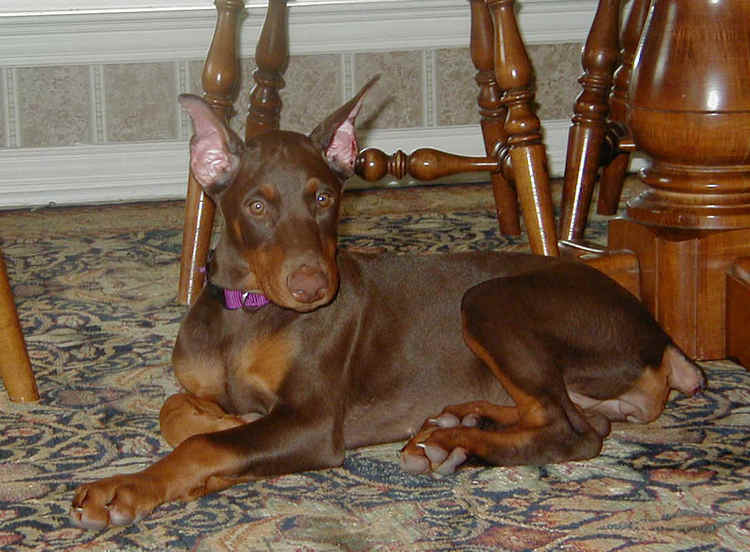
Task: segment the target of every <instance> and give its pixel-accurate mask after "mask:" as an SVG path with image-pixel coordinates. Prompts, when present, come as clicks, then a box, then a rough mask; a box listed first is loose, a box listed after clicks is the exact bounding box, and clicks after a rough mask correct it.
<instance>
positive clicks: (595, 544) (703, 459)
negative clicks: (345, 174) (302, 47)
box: [0, 204, 750, 552]
mask: <svg viewBox="0 0 750 552" xmlns="http://www.w3.org/2000/svg"><path fill="white" fill-rule="evenodd" d="M180 209H181V208H180V206H179V205H169V204H168V205H166V206H163V205H162V206H160V205H152V206H148V205H146V206H139V207H108V208H101V209H99V208H95V209H90V210H77V211H76V210H74V211H70V212H67V213H66V212H62V213H60V212H53V214H52V215H51V216H50V217H47V215H45V213H43V212H42V213H16V214H0V236H1V240H2V241H0V246H1V247H2V250H3V252H4V255H5V257H6V260H7V263H8V267H9V271H10V277H11V280H12V281H13V283H14V290H15V294H16V300H17V304H18V308H19V311H20V316H21V319H22V325H23V327H24V331H25V334H26V339H27V344H28V348H29V353H30V356H31V358H32V363H33V365H34V368H35V371H36V375H37V379H38V384H39V388H40V392H41V395H42V399H41V401H40V402H38V403H36V404H16V403H11V402H9V401H8V400H7V396H6V395H5V393H4V391H3V390H2V388H1V387H0V429H2V431H1V433H0V549H2V550H7V551H21V550H23V551H31V550H39V551H46V550H70V551H77V550H94V551H100V550H101V551H104V550H159V551H164V550H198V551H225V550H237V551H256V550H257V551H268V550H273V551H286V550H289V551H291V550H311V551H312V550H315V551H317V550H321V551H333V550H344V551H369V550H384V551H385V550H390V551H415V550H423V551H427V550H434V551H454V550H455V551H467V552H468V551H472V552H475V551H485V550H486V551H489V550H493V551H496V550H512V551H519V550H550V551H551V550H556V551H557V550H570V551H595V550H639V551H641V550H654V551H657V550H658V551H660V552H662V551H671V550H749V549H750V447H749V443H748V435H750V432H749V430H748V428H750V374H749V373H748V372H746V371H745V370H744V369H743V368H742V367H740V366H738V365H736V364H733V363H731V362H711V363H706V364H705V365H704V367H705V370H706V373H707V376H708V380H709V389H708V390H707V391H706V392H705V393H704V394H703V395H701V396H699V397H694V398H686V397H683V396H679V395H674V396H673V397H672V398H671V399H670V401H669V403H668V405H667V408H666V410H665V412H664V414H663V415H662V417H661V418H660V419H659V420H658V421H656V422H655V423H652V424H650V425H647V426H636V425H615V427H614V430H613V432H612V435H611V436H610V438H609V439H608V440H607V441H606V442H605V445H604V449H603V451H602V454H601V456H600V457H598V458H596V459H594V460H590V461H586V462H571V463H568V464H563V465H550V466H545V467H515V468H492V467H483V466H472V467H467V468H465V469H462V470H460V471H459V473H458V474H456V475H455V476H452V477H447V478H444V479H440V480H434V479H431V478H429V477H425V476H412V475H408V474H405V473H403V472H402V471H401V470H400V469H399V465H398V458H397V451H398V449H399V446H400V445H399V444H398V443H396V444H392V445H384V446H378V447H371V448H367V449H361V450H356V451H352V452H350V453H349V454H348V455H347V457H346V461H345V463H344V465H343V466H342V467H340V468H336V469H329V470H323V471H317V472H309V473H301V474H295V475H289V476H284V477H278V478H273V479H268V480H265V481H259V482H254V483H248V484H243V485H238V486H235V487H233V488H231V489H228V490H227V491H224V492H221V493H219V494H215V495H210V496H206V497H203V498H201V499H199V500H197V501H194V502H190V503H174V504H169V505H166V506H163V507H161V508H159V509H158V510H157V511H156V512H155V513H154V515H152V516H151V517H149V518H148V519H146V520H144V521H142V522H140V523H138V524H136V525H134V526H130V527H124V528H113V529H107V530H104V531H101V532H91V531H85V530H82V529H78V528H76V527H74V526H72V525H71V523H70V522H69V520H68V508H69V503H70V500H71V497H72V491H73V489H74V488H75V487H76V486H77V485H78V484H80V483H82V482H85V481H89V480H92V479H95V478H99V477H102V476H106V475H111V474H115V473H119V472H127V471H134V470H137V469H140V468H142V467H144V466H145V465H147V464H148V463H150V462H152V461H153V460H154V459H156V458H158V457H159V456H161V455H164V454H166V453H167V452H168V446H167V445H166V444H165V443H164V442H163V441H162V439H161V438H160V436H159V431H158V420H157V415H158V411H159V408H160V406H161V404H162V402H163V401H164V399H165V397H166V396H167V395H169V394H170V393H172V392H174V391H175V390H176V384H175V381H174V378H173V377H172V375H171V373H170V367H169V358H170V351H171V347H172V343H173V341H174V338H175V335H176V332H177V328H178V324H179V321H180V318H181V317H182V316H183V314H184V312H185V308H184V307H182V306H180V305H178V304H177V303H176V301H175V293H176V288H177V270H178V268H177V266H178V265H177V262H178V256H179V251H180V240H181V230H180V226H179V224H180V223H179V221H180V218H181V210H180ZM45 217H47V218H45ZM92 219H96V221H95V222H96V224H87V223H89V222H91V220H92ZM102 221H106V222H107V223H108V224H103V223H102ZM496 228H497V226H496V221H495V218H494V213H492V212H491V211H488V210H475V211H466V212H449V213H424V212H408V210H405V212H402V213H396V214H370V215H359V216H348V217H347V218H345V220H344V221H343V224H342V240H341V241H342V246H343V247H349V246H353V245H356V246H378V247H384V248H386V249H391V250H397V251H401V252H420V253H423V252H429V253H440V252H445V251H453V250H464V249H482V250H486V249H497V250H501V249H502V250H511V249H513V250H522V249H524V248H525V247H526V245H525V243H524V242H523V240H521V239H515V240H508V239H504V238H502V237H499V236H498V235H497V230H496ZM591 233H592V234H593V237H594V238H595V239H596V238H599V239H601V238H602V237H603V236H604V233H605V230H604V226H603V225H602V224H601V223H596V224H595V225H594V227H593V229H592V231H591Z"/></svg>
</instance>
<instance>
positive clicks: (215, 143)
mask: <svg viewBox="0 0 750 552" xmlns="http://www.w3.org/2000/svg"><path fill="white" fill-rule="evenodd" d="M178 100H179V102H180V105H182V107H183V109H184V110H185V111H187V112H188V114H189V115H190V118H191V119H192V120H193V137H192V138H191V139H190V168H191V169H192V171H193V176H194V177H195V179H196V180H197V181H198V183H199V184H200V185H201V186H202V187H203V189H204V190H205V191H206V193H208V194H209V195H211V196H215V195H217V194H219V193H221V192H222V191H223V190H224V189H226V188H227V187H228V186H229V184H231V183H232V181H233V180H234V177H235V176H237V171H239V168H240V156H241V154H242V151H243V149H244V144H243V143H242V140H240V138H239V137H238V136H237V135H236V134H235V133H234V132H232V130H230V129H229V128H227V126H226V125H225V124H224V122H223V121H222V120H221V119H220V118H219V117H218V116H217V115H216V113H214V110H213V109H211V107H209V105H208V104H207V103H206V102H204V101H203V100H202V99H201V98H199V97H198V96H195V95H193V94H181V95H180V97H179V98H178Z"/></svg>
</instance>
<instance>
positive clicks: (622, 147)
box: [596, 0, 651, 215]
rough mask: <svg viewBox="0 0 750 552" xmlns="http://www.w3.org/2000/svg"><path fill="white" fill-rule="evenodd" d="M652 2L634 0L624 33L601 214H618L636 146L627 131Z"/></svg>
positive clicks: (601, 191) (602, 180) (611, 107)
mask: <svg viewBox="0 0 750 552" xmlns="http://www.w3.org/2000/svg"><path fill="white" fill-rule="evenodd" d="M650 5H651V1H650V0H633V5H632V6H631V8H630V13H629V14H628V18H627V20H626V21H625V28H624V30H623V33H622V50H621V56H620V59H621V61H620V66H619V67H618V68H617V69H616V70H615V76H614V86H613V87H612V93H611V94H610V96H609V121H610V124H609V125H608V128H609V135H610V136H611V142H612V146H611V147H612V152H613V157H611V159H612V160H611V161H609V164H607V165H605V166H604V168H603V169H602V173H601V176H600V178H599V200H598V202H597V207H596V210H597V212H598V213H599V214H600V215H614V214H615V213H616V212H617V208H618V206H619V203H620V195H621V194H622V186H623V184H624V182H625V174H626V172H627V170H628V165H629V163H630V154H631V153H632V152H633V151H635V145H634V144H633V141H632V138H631V137H630V131H629V130H628V128H627V112H628V104H629V101H630V99H629V92H628V88H629V87H630V78H631V76H632V74H633V62H634V61H635V51H636V49H637V48H638V40H639V39H640V37H641V32H642V31H643V25H644V23H645V22H646V16H647V15H648V8H649V6H650Z"/></svg>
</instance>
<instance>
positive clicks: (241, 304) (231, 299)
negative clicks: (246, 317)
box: [224, 289, 270, 310]
mask: <svg viewBox="0 0 750 552" xmlns="http://www.w3.org/2000/svg"><path fill="white" fill-rule="evenodd" d="M268 303H270V301H269V300H268V297H266V296H265V295H263V294H262V293H253V292H251V291H242V290H241V289H225V290H224V308H226V309H228V310H237V309H250V310H257V309H259V308H261V307H265V306H266V305H267V304H268Z"/></svg>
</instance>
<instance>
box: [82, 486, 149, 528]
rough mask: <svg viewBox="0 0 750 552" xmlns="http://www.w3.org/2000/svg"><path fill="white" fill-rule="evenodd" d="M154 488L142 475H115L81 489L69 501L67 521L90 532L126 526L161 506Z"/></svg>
mask: <svg viewBox="0 0 750 552" xmlns="http://www.w3.org/2000/svg"><path fill="white" fill-rule="evenodd" d="M157 488H158V487H157V486H156V485H155V482H154V481H152V480H151V478H149V477H147V476H144V475H143V474H132V475H118V476H115V477H110V478H107V479H102V480H100V481H96V482H94V483H89V484H86V485H82V486H81V487H79V488H78V489H77V490H76V493H75V496H74V497H73V503H72V504H71V508H70V517H71V520H72V521H73V523H74V524H75V525H77V526H78V527H83V528H85V529H94V530H96V529H103V528H105V527H108V526H111V525H129V524H131V523H134V522H136V521H138V520H140V519H142V518H143V517H145V516H146V515H148V514H149V513H151V512H152V511H153V509H154V508H156V507H157V506H158V505H159V504H161V502H162V500H160V498H159V492H158V490H157Z"/></svg>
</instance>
